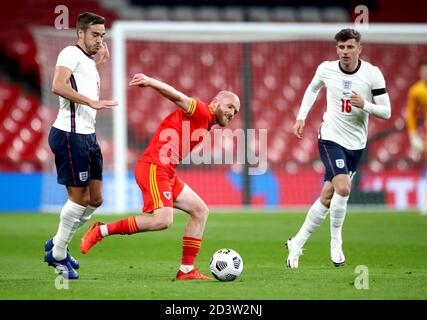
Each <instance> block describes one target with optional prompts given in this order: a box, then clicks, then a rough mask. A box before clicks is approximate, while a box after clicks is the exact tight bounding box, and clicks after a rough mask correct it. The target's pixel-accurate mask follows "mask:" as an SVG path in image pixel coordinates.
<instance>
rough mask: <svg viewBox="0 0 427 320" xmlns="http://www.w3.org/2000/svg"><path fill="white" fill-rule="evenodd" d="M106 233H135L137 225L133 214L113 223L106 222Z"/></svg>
mask: <svg viewBox="0 0 427 320" xmlns="http://www.w3.org/2000/svg"><path fill="white" fill-rule="evenodd" d="M107 230H108V235H111V234H133V233H137V232H138V231H139V230H138V226H137V224H136V220H135V216H131V217H129V218H125V219H122V220H119V221H116V222H113V223H109V224H107Z"/></svg>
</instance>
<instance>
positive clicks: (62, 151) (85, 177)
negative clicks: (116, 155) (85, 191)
mask: <svg viewBox="0 0 427 320" xmlns="http://www.w3.org/2000/svg"><path fill="white" fill-rule="evenodd" d="M49 146H50V148H51V149H52V152H53V153H54V154H55V164H56V171H57V173H58V183H59V184H64V185H66V186H70V187H85V186H87V185H88V183H89V180H102V163H103V162H102V153H101V148H100V147H99V144H98V142H97V141H96V135H95V133H92V134H79V133H74V132H66V131H62V130H59V129H57V128H55V127H52V129H51V130H50V133H49Z"/></svg>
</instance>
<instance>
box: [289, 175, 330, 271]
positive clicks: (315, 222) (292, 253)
mask: <svg viewBox="0 0 427 320" xmlns="http://www.w3.org/2000/svg"><path fill="white" fill-rule="evenodd" d="M333 193H334V186H333V185H332V183H331V182H329V181H326V182H325V184H324V186H323V188H322V191H321V193H320V197H319V199H317V200H316V201H315V202H314V204H313V205H312V206H311V208H310V209H309V210H308V213H307V217H306V218H305V221H304V223H303V225H302V226H301V229H300V230H299V231H298V233H297V235H296V236H295V237H293V238H291V239H289V240H288V241H287V242H286V247H287V248H288V251H289V254H288V257H287V259H286V265H287V266H288V267H289V268H298V266H299V257H300V256H301V255H302V248H303V247H304V244H305V243H306V242H307V240H308V239H309V238H310V236H311V235H312V234H313V233H314V231H316V230H317V228H319V226H320V225H321V224H322V223H323V221H324V220H325V218H326V215H327V213H328V208H329V205H330V202H331V198H332V195H333Z"/></svg>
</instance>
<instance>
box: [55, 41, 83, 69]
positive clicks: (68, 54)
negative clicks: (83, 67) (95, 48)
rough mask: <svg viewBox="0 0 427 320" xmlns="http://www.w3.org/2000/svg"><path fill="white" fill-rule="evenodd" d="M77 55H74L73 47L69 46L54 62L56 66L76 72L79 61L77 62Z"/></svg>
mask: <svg viewBox="0 0 427 320" xmlns="http://www.w3.org/2000/svg"><path fill="white" fill-rule="evenodd" d="M77 57H78V55H77V54H76V52H75V50H74V48H73V47H71V46H69V47H66V48H64V49H62V51H61V52H60V53H59V55H58V61H57V62H56V66H62V67H66V68H68V69H70V70H71V71H74V70H76V68H77V66H78V64H79V61H78V60H77Z"/></svg>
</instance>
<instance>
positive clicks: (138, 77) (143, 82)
mask: <svg viewBox="0 0 427 320" xmlns="http://www.w3.org/2000/svg"><path fill="white" fill-rule="evenodd" d="M150 79H151V78H150V77H148V76H146V75H145V74H143V73H136V74H135V75H134V76H133V78H132V80H131V81H130V82H129V85H130V86H140V87H146V86H148V83H149V81H150Z"/></svg>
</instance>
